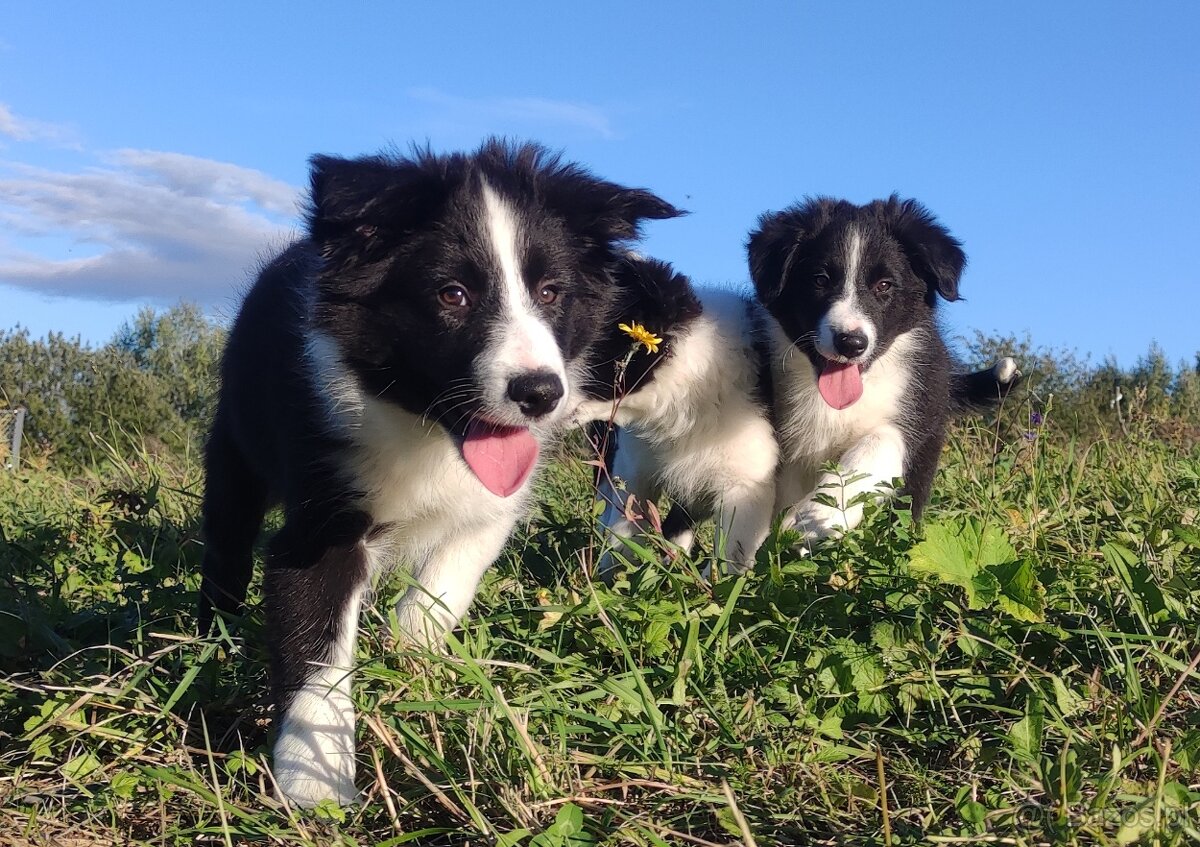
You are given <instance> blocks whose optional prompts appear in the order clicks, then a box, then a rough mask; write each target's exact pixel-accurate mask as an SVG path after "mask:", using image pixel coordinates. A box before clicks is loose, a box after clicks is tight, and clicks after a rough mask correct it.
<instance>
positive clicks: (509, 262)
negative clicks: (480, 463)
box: [308, 140, 680, 487]
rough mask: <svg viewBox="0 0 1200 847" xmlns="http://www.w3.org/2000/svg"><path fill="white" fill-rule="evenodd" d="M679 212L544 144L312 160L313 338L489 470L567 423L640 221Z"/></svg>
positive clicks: (369, 386) (371, 387)
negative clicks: (477, 450) (489, 463)
mask: <svg viewBox="0 0 1200 847" xmlns="http://www.w3.org/2000/svg"><path fill="white" fill-rule="evenodd" d="M678 214H680V213H679V211H678V210H677V209H675V208H674V207H673V206H671V205H670V204H669V203H667V202H666V201H664V200H662V199H660V198H659V197H656V196H655V195H654V194H652V193H650V192H648V191H644V190H641V189H632V188H626V187H623V186H620V185H616V184H614V183H611V182H607V181H605V180H601V179H598V178H596V177H594V176H592V175H591V174H590V173H588V172H587V171H586V170H584V169H583V168H581V167H579V166H577V165H573V164H568V163H564V162H562V161H561V160H560V159H559V158H558V157H557V156H555V155H552V154H550V153H549V152H547V151H546V150H545V149H544V148H542V147H539V146H537V145H534V144H521V145H516V144H510V143H507V142H504V141H499V140H492V141H489V142H487V143H485V144H484V145H483V146H482V147H480V149H479V150H477V151H476V152H474V153H472V154H451V155H438V154H434V153H432V152H430V151H428V150H420V151H417V152H415V153H414V154H413V155H411V156H408V157H399V156H371V157H365V158H358V159H341V158H333V157H328V156H317V157H315V158H314V159H313V160H312V188H311V199H310V206H309V211H308V229H309V237H310V240H311V241H312V242H313V244H314V245H315V246H316V248H317V249H318V250H319V252H320V254H321V257H322V264H321V271H320V275H319V281H318V287H317V288H318V290H317V302H316V304H315V305H314V315H315V322H316V328H317V330H318V331H320V332H323V333H325V334H326V335H328V336H330V337H331V338H332V339H333V340H334V342H335V343H336V345H337V348H338V353H339V355H340V357H341V358H342V360H343V361H344V362H345V363H346V365H347V366H349V368H350V369H351V370H352V371H353V372H354V374H355V376H356V377H357V379H358V380H359V382H360V383H361V385H362V387H363V390H364V391H365V392H368V393H369V394H371V395H374V396H378V397H380V398H382V399H385V400H387V401H390V402H393V403H395V404H397V405H399V406H401V407H403V408H405V409H407V410H408V411H410V412H412V413H414V414H418V415H423V416H426V417H428V418H429V419H432V420H436V421H438V422H440V423H441V424H442V425H443V426H445V427H446V428H447V429H448V430H449V431H450V432H451V433H452V434H453V435H456V436H458V437H459V438H460V439H464V440H465V441H468V442H470V441H472V440H476V441H479V440H484V441H486V440H487V439H492V442H489V443H490V444H491V447H490V448H489V449H492V448H494V449H492V453H489V455H488V456H485V457H484V458H485V459H488V460H490V459H495V458H497V457H499V456H501V454H503V453H504V450H505V449H508V448H512V447H513V446H514V445H513V444H507V445H505V444H503V443H498V442H496V439H503V438H505V437H508V436H509V435H512V434H513V433H516V434H517V435H518V436H521V438H523V443H524V444H526V445H527V444H528V442H529V441H530V440H531V439H530V436H529V431H530V430H533V431H534V433H535V434H536V433H541V432H544V431H546V430H547V429H549V428H552V427H553V425H554V424H555V423H557V422H558V421H559V419H560V418H561V417H563V416H564V415H565V413H566V410H568V409H569V408H570V406H571V403H570V399H571V395H572V392H577V391H578V390H579V385H578V383H579V382H580V379H581V372H582V370H583V364H582V362H581V359H582V357H583V356H584V354H585V353H586V352H587V351H588V350H589V348H590V347H591V346H592V345H593V344H594V342H595V340H596V337H597V336H598V334H599V333H600V332H601V331H602V329H603V327H602V326H601V322H600V321H599V320H598V316H599V315H604V314H606V313H607V310H608V305H609V301H610V300H611V298H612V297H613V281H612V276H611V275H612V269H613V266H614V263H615V261H616V259H617V256H618V255H619V254H620V250H621V249H623V247H624V245H625V244H626V243H627V242H629V241H630V240H632V239H634V238H636V237H637V236H638V234H639V226H640V224H641V222H642V221H644V220H647V219H661V218H669V217H673V216H675V215H678ZM521 434H523V435H521ZM518 446H519V445H518ZM522 449H524V448H522ZM464 455H466V456H467V459H468V463H471V455H470V454H469V452H468V451H466V450H464ZM472 467H473V468H474V467H475V466H474V464H472ZM481 479H483V477H482V476H481ZM483 481H484V483H485V485H488V480H486V479H483ZM489 487H492V486H490V485H489ZM501 487H504V486H501Z"/></svg>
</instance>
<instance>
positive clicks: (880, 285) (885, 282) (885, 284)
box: [871, 279, 892, 294]
mask: <svg viewBox="0 0 1200 847" xmlns="http://www.w3.org/2000/svg"><path fill="white" fill-rule="evenodd" d="M891 287H892V281H891V280H890V279H881V280H879V282H877V283H875V285H873V286H872V287H871V290H872V291H874V292H875V293H876V294H883V293H884V292H885V291H887V290H888V289H889V288H891Z"/></svg>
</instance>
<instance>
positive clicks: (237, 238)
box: [0, 150, 299, 303]
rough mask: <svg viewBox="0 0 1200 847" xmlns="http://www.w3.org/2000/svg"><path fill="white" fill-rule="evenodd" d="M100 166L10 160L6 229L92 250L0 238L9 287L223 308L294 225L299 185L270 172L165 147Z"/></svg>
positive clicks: (3, 216) (1, 277) (1, 170)
mask: <svg viewBox="0 0 1200 847" xmlns="http://www.w3.org/2000/svg"><path fill="white" fill-rule="evenodd" d="M100 162H101V164H100V165H97V166H91V167H85V168H82V169H80V170H78V171H73V172H72V171H60V170H47V169H44V168H36V167H32V166H29V165H23V164H0V224H2V225H3V226H4V227H5V228H8V229H9V230H10V231H11V232H14V233H17V234H19V235H22V236H24V237H25V238H26V239H27V240H28V239H35V240H36V239H46V240H47V241H50V242H53V243H55V244H61V243H62V242H64V241H65V242H68V243H72V244H74V245H76V246H77V247H78V248H79V250H78V252H80V253H90V254H91V255H87V256H85V257H83V258H61V257H59V258H50V257H48V256H46V255H43V254H41V253H35V252H31V251H30V250H29V249H28V248H27V247H26V249H17V248H16V247H15V246H13V245H12V244H4V243H0V282H3V283H7V284H10V285H17V286H21V287H25V288H29V289H33V290H37V291H39V292H43V293H47V294H63V295H69V296H75V297H83V298H91V299H115V300H129V299H139V298H150V299H156V300H163V301H172V300H176V299H180V298H186V299H189V300H197V301H201V302H210V303H212V302H220V301H224V300H226V299H227V298H228V296H229V294H230V292H231V290H232V286H235V285H237V284H238V283H240V282H241V281H242V280H244V279H245V278H246V271H247V268H248V267H249V266H250V265H252V264H253V263H254V261H255V259H256V258H257V257H259V256H262V255H263V254H264V253H265V252H266V251H268V250H270V249H271V248H273V247H278V246H279V245H281V244H282V243H284V242H285V241H286V240H287V238H288V237H289V235H290V234H291V230H292V227H293V226H294V218H295V215H296V212H297V198H298V196H299V191H298V189H296V188H294V187H293V186H290V185H287V184H286V183H283V182H280V181H279V180H276V179H273V178H271V177H269V176H267V175H266V174H263V173H261V172H259V171H255V170H252V169H249V168H243V167H239V166H237V165H233V164H230V163H227V162H218V161H214V160H211V159H203V158H198V157H195V156H186V155H183V154H180V153H168V152H161V151H155V150H118V151H115V152H112V153H108V154H104V155H102V156H101V157H100ZM59 252H60V253H61V251H59Z"/></svg>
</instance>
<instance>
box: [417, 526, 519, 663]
mask: <svg viewBox="0 0 1200 847" xmlns="http://www.w3.org/2000/svg"><path fill="white" fill-rule="evenodd" d="M514 523H515V520H513V521H503V520H501V521H495V522H494V523H491V524H489V523H483V524H480V525H478V526H471V527H466V528H463V529H460V530H459V532H458V534H457V535H454V536H452V537H450V538H447V539H445V540H444V541H443V542H442V543H441V544H440V545H438V547H437V549H435V550H434V551H432V552H431V553H430V554H429V555H428V556H427V557H426V558H425V559H424V561H422V562H419V563H417V564H416V565H414V567H413V570H412V578H413V581H414V583H415V584H414V585H413V586H412V587H410V588H409V589H408V590H407V591H406V592H404V595H403V596H402V597H401V598H400V600H399V602H397V603H396V617H397V619H398V621H399V623H400V628H401V633H400V634H401V637H403V638H406V639H408V640H409V641H410V642H412V643H413V644H420V645H428V646H432V647H436V646H438V645H439V644H440V642H441V639H442V638H443V637H444V636H445V634H446V633H447V632H449V631H450V630H452V629H454V627H455V626H457V625H458V622H459V621H460V620H462V618H463V616H464V615H466V613H467V609H469V608H470V607H471V601H472V600H474V599H475V592H476V590H477V589H478V588H479V580H480V579H482V578H483V574H484V572H485V571H487V569H488V568H489V567H491V566H492V563H493V562H495V561H496V557H497V556H499V555H500V551H501V549H503V547H504V542H505V541H507V540H508V536H509V534H510V533H511V532H512V528H513V525H514Z"/></svg>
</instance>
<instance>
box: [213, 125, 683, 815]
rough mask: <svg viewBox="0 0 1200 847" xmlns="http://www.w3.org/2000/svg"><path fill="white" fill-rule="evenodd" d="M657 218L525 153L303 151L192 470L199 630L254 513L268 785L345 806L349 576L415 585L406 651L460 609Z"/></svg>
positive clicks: (353, 585)
mask: <svg viewBox="0 0 1200 847" xmlns="http://www.w3.org/2000/svg"><path fill="white" fill-rule="evenodd" d="M678 214H681V213H680V212H679V211H678V210H677V209H675V208H674V207H673V206H672V205H670V204H669V203H667V202H666V201H664V200H662V199H660V198H659V197H657V196H655V195H654V194H652V193H650V192H648V191H644V190H641V189H632V188H626V187H623V186H621V185H617V184H614V183H612V182H608V181H605V180H601V179H598V178H596V177H595V176H593V175H591V174H590V173H588V172H587V171H586V170H584V169H583V168H581V167H578V166H576V165H573V164H568V163H564V162H562V161H561V160H560V159H559V158H558V157H556V156H554V155H551V154H550V153H548V152H547V151H546V150H545V149H543V148H541V147H539V146H537V145H533V144H523V145H516V144H510V143H506V142H502V141H489V142H487V143H485V144H484V145H483V146H482V147H480V148H479V150H477V151H476V152H474V153H471V154H450V155H439V154H434V153H432V152H429V151H427V150H423V151H417V152H416V153H414V154H413V155H411V156H409V157H400V156H370V157H364V158H357V159H342V158H334V157H328V156H317V157H315V158H314V159H313V160H312V178H311V196H310V205H309V209H308V221H307V223H308V232H307V236H306V237H305V238H303V239H302V240H300V241H298V242H296V243H295V244H293V245H292V246H290V247H288V248H287V249H286V250H284V251H283V253H282V254H281V255H279V256H278V257H277V258H275V260H274V261H272V262H271V263H270V264H268V265H267V266H266V267H265V268H264V269H263V270H262V272H261V273H260V274H259V277H258V279H257V281H256V282H255V284H254V286H253V287H252V288H251V290H250V291H249V293H248V294H247V296H246V298H245V302H244V303H243V305H242V307H241V310H240V312H239V314H238V316H237V319H236V321H235V322H234V325H233V329H232V331H231V333H230V336H229V340H228V344H227V347H226V350H225V354H224V359H223V362H222V371H221V373H222V385H221V394H220V400H219V404H218V409H217V412H216V416H215V418H214V422H213V426H212V431H211V434H210V436H209V440H208V444H207V449H206V455H205V461H206V471H207V483H206V489H205V494H204V505H203V520H204V538H205V545H206V546H205V554H204V563H203V577H204V578H203V584H202V589H201V594H202V598H201V608H200V624H201V627H202V629H203V631H207V630H208V629H209V628H210V626H211V623H212V619H213V615H214V613H215V612H222V613H236V612H237V611H238V610H239V608H240V607H241V604H242V602H243V601H244V599H245V596H246V591H247V586H248V584H249V581H250V578H251V575H252V570H253V559H252V547H253V544H254V541H255V538H256V536H257V534H258V532H259V530H260V528H261V525H262V522H263V517H264V514H265V512H266V510H267V509H268V507H270V506H271V505H272V504H279V505H281V506H282V508H283V514H284V525H283V527H282V529H281V530H280V531H279V532H278V533H277V534H276V535H275V536H274V537H273V538H272V539H271V541H270V543H269V547H268V553H267V558H266V574H265V582H264V592H265V600H266V616H267V621H266V625H267V628H266V631H267V637H268V641H269V647H270V657H271V677H272V688H273V692H274V697H275V702H276V715H275V717H276V726H277V727H278V735H277V740H276V743H275V750H274V774H275V778H276V780H277V782H278V784H279V786H280V788H281V790H282V791H283V793H284V794H285V795H287V797H288V798H290V799H291V800H292V801H293V802H295V803H298V804H300V805H302V806H311V805H315V804H316V803H318V802H320V801H321V800H324V799H332V800H335V801H337V802H339V803H347V802H350V801H352V800H353V799H354V798H355V796H356V792H355V787H354V776H355V745H354V737H355V733H354V728H355V725H354V712H353V707H352V702H351V698H350V669H351V667H352V665H353V661H354V647H355V639H356V635H357V631H358V616H359V610H360V607H361V605H362V603H363V601H364V598H365V596H366V594H367V592H368V590H369V588H370V586H371V583H372V579H373V577H374V576H375V575H376V574H378V573H379V572H380V571H381V570H382V569H385V568H387V567H390V566H392V565H400V566H403V567H405V568H407V569H409V570H410V571H411V575H412V578H413V581H414V585H415V587H413V588H412V589H410V590H409V591H408V592H407V593H406V594H405V595H404V596H403V597H402V598H401V600H400V601H399V605H398V608H397V610H396V611H397V616H398V618H399V621H400V623H401V626H402V627H403V628H404V631H405V635H406V636H407V637H408V638H410V639H412V640H413V641H415V642H426V641H436V640H438V639H440V637H441V636H442V634H443V633H444V632H445V631H446V630H447V629H449V628H451V627H453V626H454V625H455V624H456V623H457V622H458V621H459V619H460V618H461V617H462V616H463V615H464V614H465V613H466V611H467V608H468V607H469V605H470V604H471V601H472V599H473V597H474V595H475V591H476V587H477V586H478V583H479V580H480V578H481V576H482V575H483V573H484V571H485V570H486V569H487V568H488V567H489V566H490V565H491V564H492V562H493V561H494V560H495V558H496V557H497V555H498V554H499V552H500V550H501V547H502V546H503V545H504V543H505V540H506V539H507V538H508V536H509V534H510V532H511V531H512V529H513V526H514V525H515V523H516V521H517V520H518V519H519V518H520V517H521V516H522V515H523V514H524V513H525V511H526V508H527V506H528V504H529V497H530V488H531V479H532V477H533V475H534V473H535V471H536V469H537V466H538V463H539V461H540V459H541V456H542V455H543V453H544V452H545V451H544V447H545V446H546V444H547V443H548V442H550V441H551V440H553V439H555V438H556V437H557V435H558V433H559V432H560V431H561V430H562V429H563V427H564V426H565V425H566V423H567V418H568V415H569V412H570V410H571V409H573V408H574V407H575V405H576V402H577V398H578V397H579V396H580V392H581V390H582V389H581V385H582V383H584V382H585V381H586V374H587V372H588V368H589V356H590V355H592V353H593V352H594V348H595V346H596V343H597V340H598V338H599V336H600V334H601V332H602V331H603V329H604V327H606V326H607V324H608V323H609V321H610V318H611V320H616V315H615V312H613V311H612V309H613V299H614V291H615V285H614V281H613V271H614V268H615V265H616V264H617V261H618V259H619V257H620V256H622V255H623V254H624V250H625V248H626V247H627V245H628V244H629V242H631V241H632V240H633V239H635V238H637V236H638V235H639V228H640V224H641V223H642V222H643V221H645V220H650V219H663V218H670V217H674V216H676V215H678Z"/></svg>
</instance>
